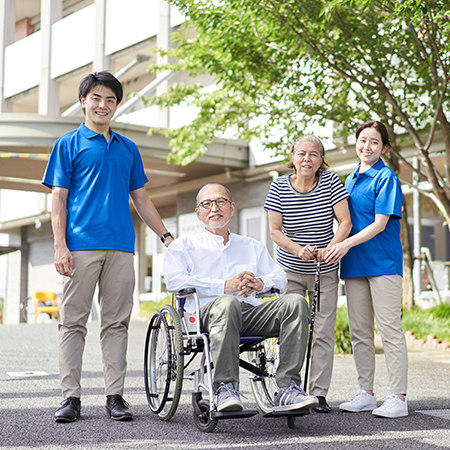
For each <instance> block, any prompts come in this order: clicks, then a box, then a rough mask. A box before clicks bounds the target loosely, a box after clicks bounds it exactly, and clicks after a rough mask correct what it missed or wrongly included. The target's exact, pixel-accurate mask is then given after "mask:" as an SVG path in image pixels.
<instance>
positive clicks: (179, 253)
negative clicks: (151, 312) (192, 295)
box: [163, 239, 225, 297]
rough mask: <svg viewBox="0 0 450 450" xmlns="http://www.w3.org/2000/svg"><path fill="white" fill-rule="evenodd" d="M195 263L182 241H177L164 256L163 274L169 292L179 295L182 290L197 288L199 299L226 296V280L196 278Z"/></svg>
mask: <svg viewBox="0 0 450 450" xmlns="http://www.w3.org/2000/svg"><path fill="white" fill-rule="evenodd" d="M193 270H194V262H193V260H192V259H191V257H190V256H189V253H188V252H187V251H186V249H185V246H184V245H183V240H182V239H176V240H175V241H174V242H172V244H170V246H169V248H168V249H167V251H166V254H165V255H164V262H163V273H164V280H165V283H166V287H167V290H168V291H169V292H171V293H177V292H178V291H180V290H181V289H187V288H195V290H196V291H197V294H198V295H199V297H209V296H216V297H217V296H219V295H222V294H224V290H225V280H222V279H217V278H211V277H202V276H196V275H195V274H193V273H192V272H193Z"/></svg>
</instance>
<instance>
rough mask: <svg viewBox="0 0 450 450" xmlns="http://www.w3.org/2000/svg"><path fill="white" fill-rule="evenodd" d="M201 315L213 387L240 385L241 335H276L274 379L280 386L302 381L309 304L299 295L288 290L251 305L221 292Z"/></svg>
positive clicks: (202, 310)
mask: <svg viewBox="0 0 450 450" xmlns="http://www.w3.org/2000/svg"><path fill="white" fill-rule="evenodd" d="M200 315H201V324H202V331H203V332H207V333H209V337H210V350H211V359H212V361H213V362H214V377H213V388H214V390H216V389H217V388H218V387H219V385H220V383H222V382H223V383H230V382H231V383H233V385H234V386H235V388H236V389H238V388H239V337H240V336H268V337H273V336H279V342H280V360H279V365H278V369H277V373H276V377H275V379H276V382H277V384H278V386H280V387H285V386H289V385H290V383H291V380H293V381H295V383H297V384H298V385H300V384H301V378H300V370H301V368H302V365H303V360H304V358H305V353H306V345H307V342H308V324H309V322H310V313H309V306H308V303H307V302H306V300H305V299H304V298H303V297H302V296H300V295H297V294H288V295H284V296H282V297H280V298H278V299H275V300H272V301H268V302H265V303H263V304H261V305H258V306H252V305H250V304H248V303H245V302H240V301H239V300H238V299H237V298H236V297H234V296H232V295H221V296H220V297H217V299H215V300H214V301H212V302H210V303H208V304H207V305H205V306H204V307H203V308H202V309H201V312H200Z"/></svg>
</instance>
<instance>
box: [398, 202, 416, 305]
mask: <svg viewBox="0 0 450 450" xmlns="http://www.w3.org/2000/svg"><path fill="white" fill-rule="evenodd" d="M400 224H401V229H400V241H401V243H402V248H403V300H402V305H403V308H404V309H406V310H407V311H410V310H411V309H412V307H413V306H414V282H413V267H414V258H413V255H412V248H411V239H410V234H409V226H408V212H407V210H406V205H405V204H404V205H403V207H402V219H401V221H400Z"/></svg>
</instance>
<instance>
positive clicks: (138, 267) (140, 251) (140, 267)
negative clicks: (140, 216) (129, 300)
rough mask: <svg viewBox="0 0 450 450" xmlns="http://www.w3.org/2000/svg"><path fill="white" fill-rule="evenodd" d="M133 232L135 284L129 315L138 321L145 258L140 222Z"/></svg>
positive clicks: (142, 230)
mask: <svg viewBox="0 0 450 450" xmlns="http://www.w3.org/2000/svg"><path fill="white" fill-rule="evenodd" d="M134 231H135V234H136V243H135V252H134V276H135V278H136V283H135V287H134V293H133V312H132V314H131V319H132V320H137V319H139V307H140V303H141V302H140V299H139V296H140V294H141V292H142V287H143V285H144V279H143V276H145V274H144V269H145V266H144V264H143V260H144V258H145V224H143V223H142V222H136V223H135V227H134Z"/></svg>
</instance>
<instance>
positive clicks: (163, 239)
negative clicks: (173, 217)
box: [161, 231, 175, 244]
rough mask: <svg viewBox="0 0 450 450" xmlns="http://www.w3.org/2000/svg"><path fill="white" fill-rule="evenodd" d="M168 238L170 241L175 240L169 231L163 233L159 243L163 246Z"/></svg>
mask: <svg viewBox="0 0 450 450" xmlns="http://www.w3.org/2000/svg"><path fill="white" fill-rule="evenodd" d="M169 236H170V237H171V238H172V239H175V238H174V237H173V234H172V233H171V232H170V231H168V232H167V233H165V234H163V235H162V236H161V242H162V243H163V244H164V242H165V241H166V239H167V238H168V237H169Z"/></svg>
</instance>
